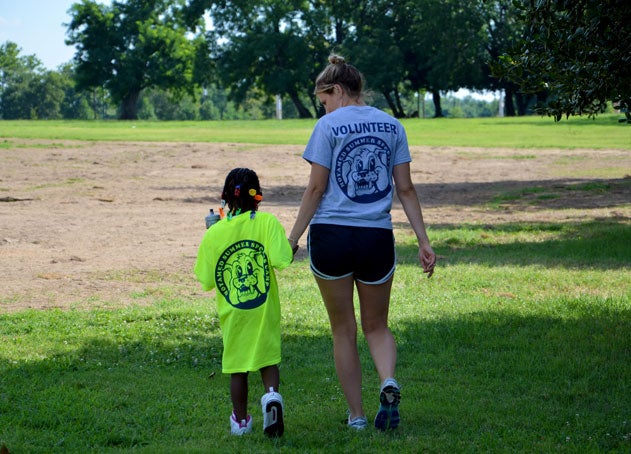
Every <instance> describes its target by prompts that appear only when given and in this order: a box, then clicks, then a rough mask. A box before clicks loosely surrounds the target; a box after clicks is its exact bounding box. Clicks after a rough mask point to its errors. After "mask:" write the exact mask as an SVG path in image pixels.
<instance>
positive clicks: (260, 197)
mask: <svg viewBox="0 0 631 454" xmlns="http://www.w3.org/2000/svg"><path fill="white" fill-rule="evenodd" d="M254 200H256V201H257V202H260V201H261V200H263V196H262V195H261V194H256V195H255V196H254Z"/></svg>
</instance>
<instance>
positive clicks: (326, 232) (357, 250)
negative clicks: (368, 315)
mask: <svg viewBox="0 0 631 454" xmlns="http://www.w3.org/2000/svg"><path fill="white" fill-rule="evenodd" d="M307 247H308V249H309V259H310V260H311V271H313V273H314V274H315V275H316V276H318V277H320V278H322V279H327V280H334V279H340V278H343V277H347V276H354V278H355V280H357V281H359V282H362V283H364V284H383V283H384V282H386V281H387V280H388V279H390V277H391V276H392V275H393V274H394V269H395V266H396V252H395V249H394V235H393V233H392V230H389V229H378V228H369V227H351V226H344V225H332V224H312V225H311V226H310V227H309V235H308V237H307Z"/></svg>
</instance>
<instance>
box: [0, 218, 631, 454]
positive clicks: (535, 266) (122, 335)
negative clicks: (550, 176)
mask: <svg viewBox="0 0 631 454" xmlns="http://www.w3.org/2000/svg"><path fill="white" fill-rule="evenodd" d="M396 233H397V248H398V257H399V267H398V270H397V276H396V280H395V285H394V288H393V306H392V311H391V326H392V330H393V332H394V335H395V337H396V339H397V342H398V347H399V361H398V378H399V379H400V381H401V383H402V384H403V385H404V388H403V401H402V404H401V411H402V414H403V423H402V426H401V427H400V428H399V429H398V430H397V431H396V432H394V433H386V434H383V433H377V432H375V431H373V430H369V431H367V432H365V433H352V432H349V431H348V430H346V428H345V427H344V424H343V423H342V420H343V419H344V417H345V410H346V406H345V402H344V398H343V396H342V394H341V391H340V389H339V385H338V382H337V379H336V375H335V370H334V367H333V362H332V358H331V340H330V334H329V331H328V323H327V319H326V313H325V311H324V308H323V306H322V304H321V302H320V297H319V294H318V292H317V289H316V287H315V283H314V282H313V279H312V278H311V275H310V271H309V267H308V263H307V262H306V261H301V262H298V263H295V264H294V265H292V266H291V267H290V268H289V269H287V270H284V271H282V272H280V273H279V275H278V276H279V283H280V287H281V291H282V300H283V322H282V323H283V364H282V368H281V380H282V385H281V386H282V388H281V390H282V393H283V396H284V398H285V401H286V426H287V430H286V433H285V436H284V437H283V438H282V439H280V440H269V439H266V438H265V437H264V436H263V435H262V434H261V431H260V428H259V429H258V430H257V431H256V432H255V433H254V434H252V435H250V436H248V437H245V438H235V437H231V436H230V435H229V433H228V419H227V418H228V415H229V413H230V410H231V406H230V401H229V393H228V389H229V386H228V379H227V377H226V376H224V375H222V374H221V364H220V357H221V348H222V347H221V334H220V330H219V325H218V321H217V317H216V313H215V311H214V306H213V303H212V300H211V298H210V296H209V297H203V298H197V299H196V298H192V299H190V300H181V299H179V300H177V299H176V300H174V299H172V298H166V299H161V300H157V301H155V304H153V305H151V306H149V307H127V308H119V309H110V310H88V311H78V310H76V311H60V310H51V311H33V310H26V311H22V312H18V313H13V314H3V315H0V422H1V424H0V443H5V444H6V445H7V446H8V447H9V449H11V450H12V452H49V451H51V450H58V451H63V452H77V453H79V452H122V451H127V450H131V449H133V450H135V451H138V452H151V453H153V452H211V451H217V452H230V451H233V452H234V451H236V452H273V451H284V452H296V453H298V452H300V453H304V452H322V451H330V452H338V451H343V452H360V451H361V452H415V451H416V452H418V451H429V452H478V451H486V452H489V451H491V452H551V451H561V452H605V451H613V452H629V451H630V450H631V440H630V438H629V437H630V436H631V427H630V426H631V421H630V417H631V414H630V413H629V410H630V409H631V392H630V391H631V390H630V385H629V384H630V383H631V350H629V345H631V301H630V297H631V288H630V286H629V282H631V226H630V225H629V223H628V222H623V221H619V222H616V221H607V222H585V223H582V224H563V223H562V224H554V223H537V224H528V223H516V224H507V225H503V226H494V227H491V226H477V225H461V226H449V227H448V226H445V227H438V228H433V229H430V232H429V233H430V236H431V238H432V241H433V244H434V246H435V249H436V250H437V252H438V254H439V255H440V256H441V257H442V258H441V260H440V263H439V268H438V270H437V273H436V275H435V276H434V277H433V278H432V279H431V280H428V279H426V278H424V277H422V276H421V273H419V268H418V266H417V265H416V263H415V261H416V258H415V256H416V248H415V246H414V241H413V238H412V237H411V236H409V233H407V232H406V231H403V230H400V229H399V228H398V227H397V229H396ZM360 346H361V355H362V361H363V365H364V391H365V397H366V405H367V410H368V411H370V412H373V411H374V410H375V395H376V389H377V387H378V382H377V377H376V376H375V375H376V374H375V373H374V370H373V369H372V366H371V362H370V358H369V354H368V352H367V349H366V346H365V342H364V341H363V339H360ZM250 391H251V396H250V402H251V407H250V411H251V412H252V413H253V415H254V416H255V418H256V419H255V422H257V423H258V424H260V421H261V416H260V410H259V406H258V403H257V402H258V399H259V397H260V394H261V391H262V390H261V385H260V381H259V378H258V377H257V376H256V375H254V374H253V375H252V377H251V385H250ZM324 439H326V445H324V444H323V440H324Z"/></svg>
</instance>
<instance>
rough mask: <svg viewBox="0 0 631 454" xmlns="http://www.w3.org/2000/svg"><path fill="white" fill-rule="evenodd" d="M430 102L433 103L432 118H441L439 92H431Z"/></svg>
mask: <svg viewBox="0 0 631 454" xmlns="http://www.w3.org/2000/svg"><path fill="white" fill-rule="evenodd" d="M432 101H434V118H442V117H444V115H443V108H442V106H441V105H440V91H439V90H432Z"/></svg>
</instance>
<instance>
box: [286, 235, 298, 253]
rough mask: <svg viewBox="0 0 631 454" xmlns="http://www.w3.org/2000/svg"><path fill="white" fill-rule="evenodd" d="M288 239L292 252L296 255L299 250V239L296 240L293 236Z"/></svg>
mask: <svg viewBox="0 0 631 454" xmlns="http://www.w3.org/2000/svg"><path fill="white" fill-rule="evenodd" d="M287 240H288V241H289V245H290V246H291V252H292V253H293V254H294V255H296V252H298V240H294V239H293V238H287Z"/></svg>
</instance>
